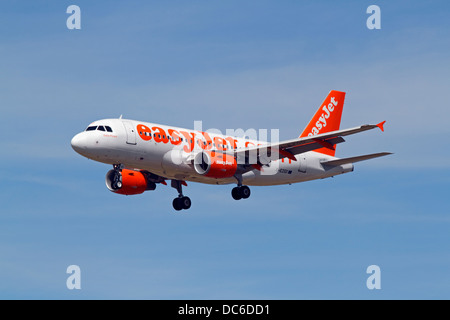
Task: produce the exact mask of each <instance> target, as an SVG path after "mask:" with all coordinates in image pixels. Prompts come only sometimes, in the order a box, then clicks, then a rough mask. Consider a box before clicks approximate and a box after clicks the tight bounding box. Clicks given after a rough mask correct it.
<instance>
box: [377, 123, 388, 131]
mask: <svg viewBox="0 0 450 320" xmlns="http://www.w3.org/2000/svg"><path fill="white" fill-rule="evenodd" d="M385 123H386V121H383V122H380V123H379V124H377V127H378V128H380V130H381V131H383V132H384V127H383V126H384V124H385Z"/></svg>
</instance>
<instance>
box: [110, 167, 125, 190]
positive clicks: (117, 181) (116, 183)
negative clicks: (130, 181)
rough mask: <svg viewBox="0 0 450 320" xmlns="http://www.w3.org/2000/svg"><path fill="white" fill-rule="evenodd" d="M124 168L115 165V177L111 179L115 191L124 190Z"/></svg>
mask: <svg viewBox="0 0 450 320" xmlns="http://www.w3.org/2000/svg"><path fill="white" fill-rule="evenodd" d="M122 167H123V166H122V165H121V164H113V170H114V175H113V177H112V179H111V181H112V182H111V188H113V189H114V190H119V189H120V188H122V172H121V171H122Z"/></svg>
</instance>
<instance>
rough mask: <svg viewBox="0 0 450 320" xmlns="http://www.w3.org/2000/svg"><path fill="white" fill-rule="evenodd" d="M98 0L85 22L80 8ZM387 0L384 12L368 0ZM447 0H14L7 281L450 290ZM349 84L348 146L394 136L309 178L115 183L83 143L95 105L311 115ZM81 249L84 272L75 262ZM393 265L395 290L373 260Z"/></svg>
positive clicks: (5, 149)
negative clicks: (77, 18) (74, 142)
mask: <svg viewBox="0 0 450 320" xmlns="http://www.w3.org/2000/svg"><path fill="white" fill-rule="evenodd" d="M71 4H76V5H78V6H80V8H81V20H82V21H81V25H82V29H81V30H73V31H71V30H68V29H67V28H66V19H67V17H68V16H69V15H68V14H66V8H67V7H68V6H69V5H71ZM371 4H377V5H379V6H380V8H381V26H382V28H381V30H369V29H367V27H366V19H367V18H368V16H369V15H368V14H366V9H367V7H368V6H369V5H371ZM449 8H450V6H449V4H448V3H447V1H433V4H432V5H431V4H429V3H425V2H415V3H411V2H410V1H395V2H394V1H375V2H374V1H320V2H312V1H258V2H256V1H226V2H224V1H189V2H186V1H170V2H167V1H152V2H144V1H126V2H125V1H95V2H94V1H3V2H2V3H1V4H0V39H1V41H0V58H1V59H0V97H1V111H2V117H1V118H0V119H1V120H0V123H1V126H0V133H1V134H2V137H3V139H1V144H0V156H1V159H2V164H3V165H2V168H1V169H0V173H1V176H2V177H3V179H2V181H3V183H2V186H1V192H0V201H1V204H2V209H1V214H0V298H2V299H10V298H19V299H24V298H32V299H51V298H56V299H80V298H84V299H108V298H114V299H448V298H449V297H450V276H449V274H448V270H449V269H450V254H449V252H450V236H449V234H450V233H449V231H450V216H449V214H450V206H449V204H448V202H447V201H446V200H447V199H446V197H447V190H448V185H449V183H450V170H449V163H450V152H449V151H448V150H447V148H446V146H447V145H448V143H447V142H446V139H447V137H448V136H449V133H450V129H449V126H448V124H449V122H448V119H449V116H450V112H449V111H448V107H447V104H448V102H447V101H448V94H447V91H448V86H449V84H450V81H449V80H450V79H449V74H450V57H449V55H448V52H449V51H450V41H449V40H450V34H449V33H450V22H449V21H448V14H449ZM331 89H335V90H342V91H346V92H347V96H346V104H345V108H344V112H343V119H342V123H341V127H343V128H346V127H353V126H357V125H360V124H365V123H377V122H379V121H382V120H387V123H386V131H385V133H383V134H381V133H380V132H375V130H374V131H373V132H372V131H371V132H366V133H362V134H359V135H357V136H352V137H348V138H347V139H346V140H347V143H344V144H341V145H339V148H338V152H337V155H338V156H342V157H345V156H354V155H359V154H365V153H371V152H381V151H390V152H394V153H395V155H393V156H390V157H386V158H381V159H376V160H372V161H367V162H364V163H358V164H357V165H355V172H353V173H350V174H347V175H343V176H338V177H336V178H333V179H326V180H320V181H312V182H308V183H302V184H295V185H291V186H277V187H253V188H252V196H251V198H250V199H249V200H246V201H234V200H233V199H232V198H231V195H230V192H231V187H232V186H217V187H216V186H213V187H211V186H205V185H198V184H194V183H190V184H189V187H188V188H187V189H186V190H185V193H186V194H187V195H189V196H190V197H191V199H192V201H193V205H192V208H191V209H190V210H189V212H188V213H187V214H186V213H182V214H175V213H174V211H173V209H172V206H171V201H172V199H173V198H174V197H175V195H176V192H175V190H174V189H172V188H170V187H164V186H158V188H157V190H156V191H154V192H148V193H145V194H143V195H140V196H132V197H123V196H120V195H116V194H113V193H111V192H109V191H108V190H107V189H106V187H105V185H104V176H105V174H106V172H107V171H108V170H109V169H110V168H109V166H107V165H103V164H99V163H95V162H93V161H90V160H87V159H85V158H82V157H81V156H79V155H78V154H76V153H75V152H74V151H73V150H72V149H71V147H70V139H71V138H72V136H73V135H75V134H76V133H78V132H79V131H82V130H83V129H84V128H85V127H86V126H87V124H89V123H90V122H92V121H94V120H97V119H101V118H109V117H118V116H119V115H120V114H123V115H124V117H126V118H131V119H141V120H145V121H150V122H156V123H164V124H171V125H174V126H181V127H187V128H192V127H193V124H194V120H202V121H203V126H204V128H218V129H220V130H222V131H225V130H226V129H227V128H233V129H237V128H244V129H248V128H256V129H259V128H263V129H271V128H278V129H280V138H281V139H289V138H293V137H295V136H296V135H298V134H299V132H301V131H302V129H303V128H304V126H305V125H306V124H307V122H308V121H309V119H310V117H311V116H312V114H313V113H314V112H315V110H316V109H317V107H318V106H319V104H320V103H321V102H322V101H323V99H324V97H325V96H326V95H327V93H328V92H329V91H330V90H331ZM72 264H76V265H79V266H80V268H81V273H82V276H81V282H82V284H81V285H82V289H81V290H73V291H71V290H68V289H67V288H66V279H67V277H68V275H67V274H66V268H67V266H69V265H72ZM372 264H376V265H379V266H380V268H381V283H382V289H381V290H374V291H371V290H368V289H367V288H366V279H367V277H368V275H367V274H366V268H367V267H368V266H369V265H372Z"/></svg>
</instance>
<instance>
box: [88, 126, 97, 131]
mask: <svg viewBox="0 0 450 320" xmlns="http://www.w3.org/2000/svg"><path fill="white" fill-rule="evenodd" d="M95 129H97V126H92V127H87V129H86V131H94V130H95Z"/></svg>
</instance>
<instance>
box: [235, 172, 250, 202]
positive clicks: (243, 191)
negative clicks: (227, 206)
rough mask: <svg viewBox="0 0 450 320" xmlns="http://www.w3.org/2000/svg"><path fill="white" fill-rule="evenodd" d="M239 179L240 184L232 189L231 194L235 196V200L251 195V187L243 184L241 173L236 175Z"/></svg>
mask: <svg viewBox="0 0 450 320" xmlns="http://www.w3.org/2000/svg"><path fill="white" fill-rule="evenodd" d="M234 177H235V178H236V179H237V181H238V186H237V187H234V188H233V189H232V190H231V196H232V197H233V199H234V200H241V199H247V198H248V197H250V193H251V192H250V188H249V187H247V186H243V185H242V176H241V175H236V176H234Z"/></svg>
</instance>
